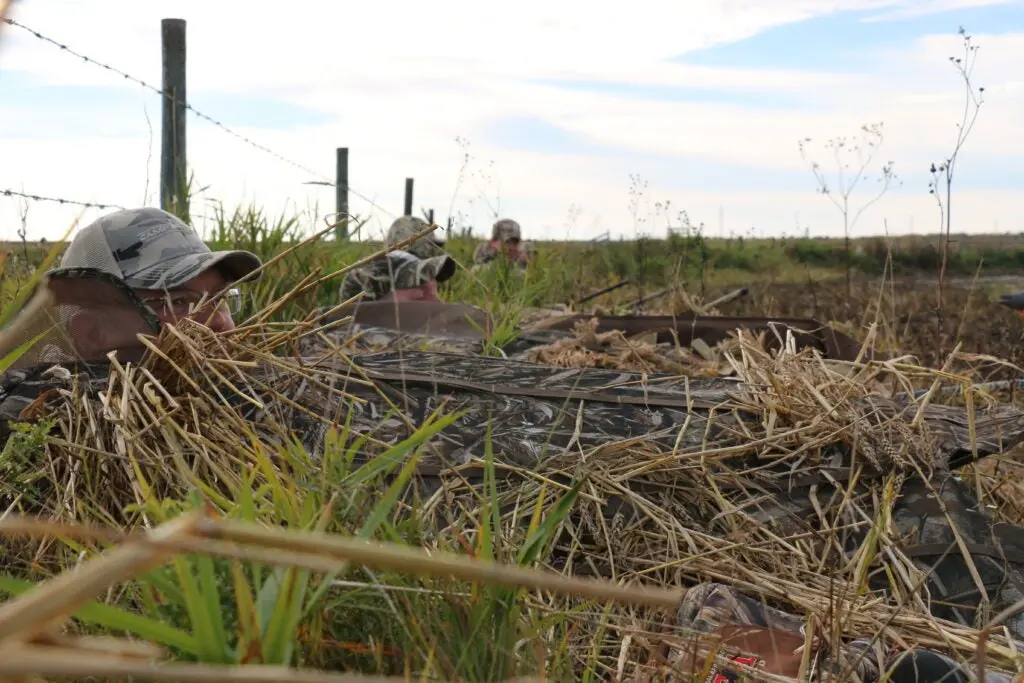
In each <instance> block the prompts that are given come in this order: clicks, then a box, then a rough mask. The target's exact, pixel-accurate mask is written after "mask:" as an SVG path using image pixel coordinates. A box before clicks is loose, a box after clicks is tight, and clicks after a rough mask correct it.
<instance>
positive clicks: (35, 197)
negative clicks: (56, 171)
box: [0, 190, 124, 209]
mask: <svg viewBox="0 0 1024 683" xmlns="http://www.w3.org/2000/svg"><path fill="white" fill-rule="evenodd" d="M0 196H3V197H21V198H22V199H31V200H32V201H34V202H53V203H55V204H70V205H74V206H82V207H85V208H87V209H124V207H123V206H119V205H118V204H99V203H95V202H80V201H77V200H75V199H64V198H63V197H46V196H43V195H39V194H29V193H26V192H18V191H17V190H0Z"/></svg>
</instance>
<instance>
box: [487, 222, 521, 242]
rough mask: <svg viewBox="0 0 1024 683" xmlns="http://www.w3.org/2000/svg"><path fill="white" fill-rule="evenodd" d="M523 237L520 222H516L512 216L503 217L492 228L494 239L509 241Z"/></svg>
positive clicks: (492, 237)
mask: <svg viewBox="0 0 1024 683" xmlns="http://www.w3.org/2000/svg"><path fill="white" fill-rule="evenodd" d="M521 238H522V230H521V229H520V227H519V223H517V222H515V221H514V220H512V219H511V218H502V219H501V220H500V221H497V222H495V224H494V228H493V229H492V230H491V239H492V240H499V241H501V242H509V241H511V240H519V239H521Z"/></svg>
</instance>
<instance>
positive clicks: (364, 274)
mask: <svg viewBox="0 0 1024 683" xmlns="http://www.w3.org/2000/svg"><path fill="white" fill-rule="evenodd" d="M454 273H455V261H453V260H452V259H451V258H450V257H448V256H435V257H433V258H426V259H423V258H419V257H417V256H416V255H415V254H411V253H409V252H408V251H402V250H400V249H396V250H395V251H392V252H389V253H387V254H386V255H384V256H382V257H381V258H379V259H376V260H374V261H371V262H370V263H367V264H366V265H365V266H363V267H362V268H358V269H356V270H352V271H349V273H348V275H346V276H345V280H344V281H343V282H342V283H341V291H340V296H341V300H342V301H346V300H348V299H351V298H352V297H354V296H355V295H356V294H359V292H363V298H362V300H363V301H375V300H377V299H381V298H383V297H385V296H387V295H388V294H389V293H391V292H392V291H394V290H396V289H415V288H416V287H422V286H423V285H425V284H427V283H428V282H430V281H432V280H433V281H436V282H444V281H445V280H447V279H448V278H450V277H451V276H452V275H453V274H454Z"/></svg>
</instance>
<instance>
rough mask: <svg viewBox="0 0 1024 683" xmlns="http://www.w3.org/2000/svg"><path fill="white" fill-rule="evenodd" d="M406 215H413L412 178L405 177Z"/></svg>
mask: <svg viewBox="0 0 1024 683" xmlns="http://www.w3.org/2000/svg"><path fill="white" fill-rule="evenodd" d="M405 215H406V216H411V215H412V178H406V179H405Z"/></svg>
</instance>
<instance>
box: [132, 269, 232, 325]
mask: <svg viewBox="0 0 1024 683" xmlns="http://www.w3.org/2000/svg"><path fill="white" fill-rule="evenodd" d="M226 286H227V281H226V280H225V279H224V277H223V276H222V275H221V274H220V272H219V271H218V270H217V269H216V268H210V269H209V270H207V271H205V272H203V273H200V274H199V275H198V276H196V277H194V278H192V279H191V280H189V281H188V282H186V283H185V284H183V285H181V286H179V287H175V288H174V289H169V290H167V291H163V290H150V289H137V290H135V291H136V293H137V294H138V295H139V297H140V298H141V299H142V300H143V301H145V302H146V303H147V304H149V306H150V307H151V308H152V309H153V310H154V311H156V314H157V316H159V317H160V323H161V324H167V323H176V322H177V321H179V320H181V319H182V318H191V319H193V320H195V321H197V322H200V323H202V324H204V325H206V326H207V327H209V328H210V329H211V330H213V331H214V332H226V331H227V330H233V329H234V328H235V321H234V320H232V319H231V311H230V310H229V309H228V306H227V304H226V302H224V301H223V300H221V301H220V302H219V303H218V305H217V309H216V311H214V310H213V306H212V304H210V303H208V302H205V303H204V304H203V307H202V308H197V306H198V304H199V300H200V299H202V298H203V295H204V294H205V295H206V296H207V298H209V297H211V296H213V295H214V294H216V293H217V292H219V291H221V290H222V289H224V288H225V287H226ZM211 314H212V316H211Z"/></svg>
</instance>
